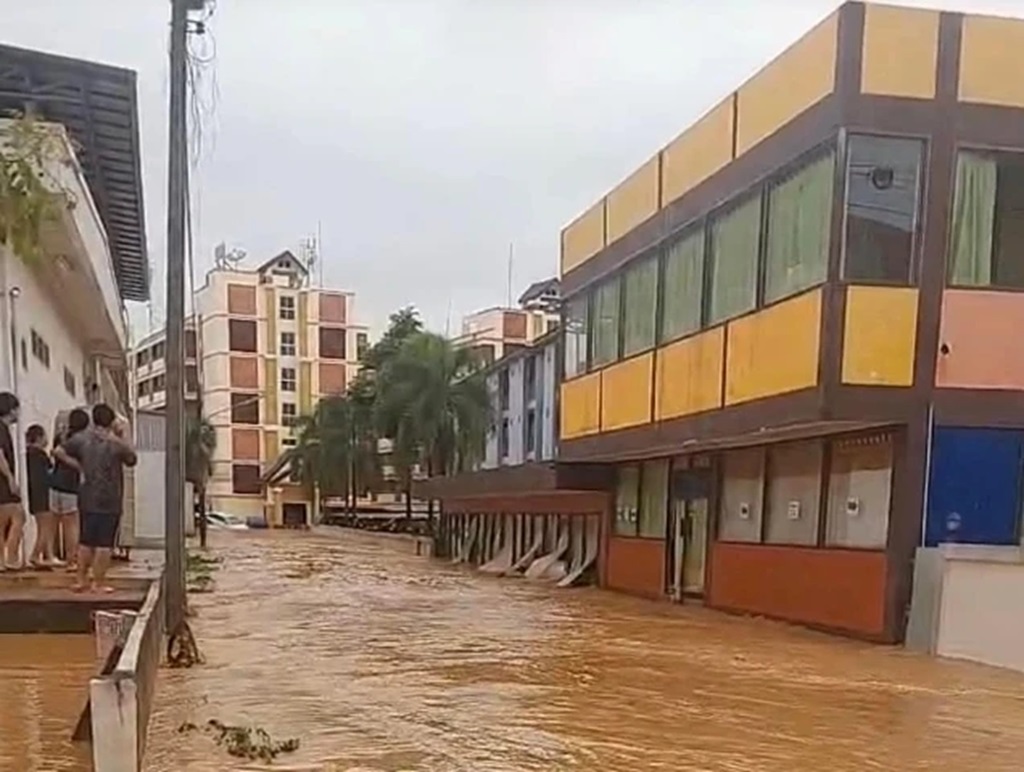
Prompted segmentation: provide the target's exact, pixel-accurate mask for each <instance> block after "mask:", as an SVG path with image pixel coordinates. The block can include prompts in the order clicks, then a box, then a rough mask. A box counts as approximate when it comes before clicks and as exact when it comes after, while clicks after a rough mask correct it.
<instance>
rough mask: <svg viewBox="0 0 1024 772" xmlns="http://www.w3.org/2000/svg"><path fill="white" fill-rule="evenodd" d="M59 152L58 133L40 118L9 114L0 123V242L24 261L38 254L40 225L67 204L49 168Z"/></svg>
mask: <svg viewBox="0 0 1024 772" xmlns="http://www.w3.org/2000/svg"><path fill="white" fill-rule="evenodd" d="M62 155H63V147H62V139H61V136H60V135H59V134H58V133H57V132H55V131H53V129H52V128H51V127H49V126H47V125H46V124H44V123H40V122H39V121H37V120H36V119H34V118H32V117H28V116H23V115H13V116H12V117H11V118H10V119H9V120H7V121H4V122H3V123H0V244H2V245H3V246H5V247H7V248H8V249H10V250H11V251H13V252H14V254H16V255H18V256H19V257H20V258H21V259H22V260H24V261H25V262H27V263H32V262H35V261H37V260H39V259H41V258H42V256H43V245H42V236H43V226H44V225H45V224H46V223H47V222H52V221H55V220H56V219H57V218H58V217H59V214H60V211H59V203H58V202H60V201H62V200H63V201H64V202H65V203H66V204H70V199H69V197H68V194H67V192H66V191H65V190H64V189H63V187H62V186H61V185H60V182H59V181H58V180H57V179H56V178H55V177H54V176H53V174H52V173H51V172H50V171H49V169H50V168H52V167H51V166H50V164H51V163H52V162H53V161H55V160H59V159H60V158H61V157H62Z"/></svg>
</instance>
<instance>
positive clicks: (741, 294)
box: [708, 195, 761, 324]
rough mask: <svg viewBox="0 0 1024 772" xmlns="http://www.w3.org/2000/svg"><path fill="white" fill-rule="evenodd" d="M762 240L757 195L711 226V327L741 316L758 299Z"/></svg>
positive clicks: (709, 316) (709, 315)
mask: <svg viewBox="0 0 1024 772" xmlns="http://www.w3.org/2000/svg"><path fill="white" fill-rule="evenodd" d="M760 237H761V196H760V195H757V196H755V197H754V198H751V199H750V200H749V201H747V202H746V203H744V204H741V205H740V206H738V207H736V208H735V209H733V210H732V211H730V212H728V213H727V214H724V215H722V216H721V217H718V218H716V219H715V221H714V222H713V223H712V225H711V301H710V306H709V313H708V319H709V321H710V322H711V323H712V324H715V323H716V322H721V321H723V320H724V319H729V318H731V317H733V316H738V315H739V314H742V313H743V312H744V311H749V310H750V309H752V308H753V307H754V303H755V302H756V299H757V253H758V244H759V241H760Z"/></svg>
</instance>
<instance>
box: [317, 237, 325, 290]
mask: <svg viewBox="0 0 1024 772" xmlns="http://www.w3.org/2000/svg"><path fill="white" fill-rule="evenodd" d="M316 252H317V254H318V255H319V256H320V270H319V275H318V277H317V281H318V282H319V284H320V289H323V287H324V242H323V237H322V233H321V230H320V221H319V220H317V221H316Z"/></svg>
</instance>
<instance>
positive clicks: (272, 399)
mask: <svg viewBox="0 0 1024 772" xmlns="http://www.w3.org/2000/svg"><path fill="white" fill-rule="evenodd" d="M262 420H263V423H265V424H270V425H274V424H276V423H277V362H276V361H275V360H273V359H264V360H263V416H262Z"/></svg>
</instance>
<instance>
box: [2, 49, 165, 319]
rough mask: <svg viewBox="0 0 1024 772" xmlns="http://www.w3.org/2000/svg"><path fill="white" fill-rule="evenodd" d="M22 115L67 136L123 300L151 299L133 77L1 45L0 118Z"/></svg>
mask: <svg viewBox="0 0 1024 772" xmlns="http://www.w3.org/2000/svg"><path fill="white" fill-rule="evenodd" d="M26 110H31V111H32V112H33V113H34V114H36V115H38V116H39V117H40V118H42V119H44V120H47V121H52V122H54V123H60V124H62V125H63V126H64V127H65V128H66V129H67V131H68V133H69V134H70V135H71V137H72V139H73V140H74V142H75V145H76V155H77V157H78V162H79V164H80V165H81V167H82V172H83V174H84V175H85V179H86V182H87V183H88V185H89V191H90V192H91V193H92V197H93V199H94V200H95V202H96V208H97V209H98V210H99V213H100V218H101V219H102V220H103V225H104V227H105V228H106V231H107V239H108V241H109V243H110V252H111V257H112V259H113V261H114V274H115V276H116V277H117V284H118V290H119V292H120V294H121V298H122V299H123V300H135V301H146V300H149V296H150V293H149V255H148V251H147V247H146V218H145V211H144V206H143V197H142V171H141V163H140V150H139V148H140V142H139V117H138V105H137V98H136V76H135V72H134V71H133V70H128V69H124V68H121V67H113V66H110V65H106V64H98V63H96V62H89V61H84V60H81V59H72V58H69V57H65V56H57V55H55V54H47V53H42V52H40V51H30V50H27V49H23V48H16V47H14V46H4V45H0V111H3V112H9V111H19V112H24V111H26Z"/></svg>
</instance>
